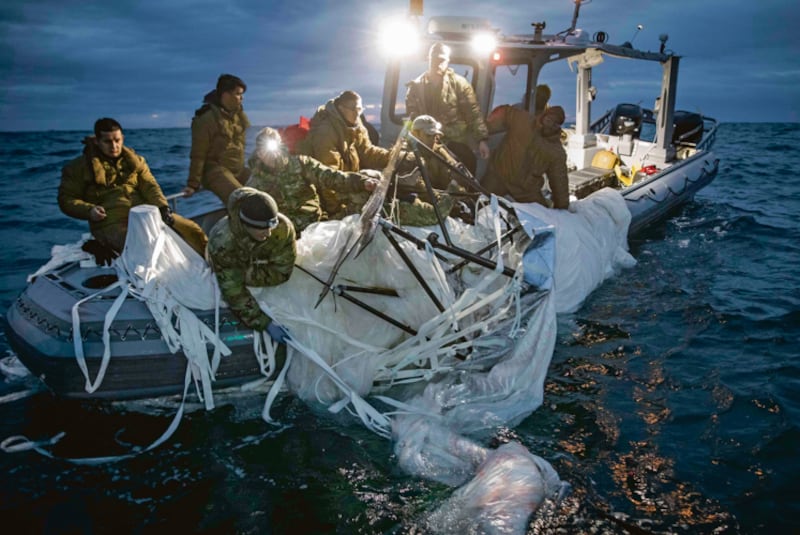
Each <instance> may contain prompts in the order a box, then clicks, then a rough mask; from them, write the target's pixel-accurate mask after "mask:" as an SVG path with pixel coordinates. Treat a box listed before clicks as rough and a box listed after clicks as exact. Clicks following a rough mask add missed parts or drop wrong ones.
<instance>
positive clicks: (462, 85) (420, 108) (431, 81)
mask: <svg viewBox="0 0 800 535" xmlns="http://www.w3.org/2000/svg"><path fill="white" fill-rule="evenodd" d="M449 65H450V47H449V46H447V45H445V44H444V43H440V42H437V43H434V44H433V45H432V46H431V47H430V49H429V50H428V70H427V71H425V72H424V73H422V74H421V75H419V76H418V77H417V78H415V79H414V80H412V81H410V82H408V84H406V85H407V87H408V90H407V91H406V113H407V114H408V117H409V118H410V119H414V118H416V117H417V116H419V115H431V116H433V117H435V118H436V119H437V120H438V121H440V122H441V123H442V125H443V126H442V130H443V132H444V141H445V143H446V144H447V146H448V147H450V149H451V150H452V151H453V152H454V153H455V154H457V155H458V157H459V159H460V160H461V161H462V162H464V164H466V166H467V168H468V169H469V170H470V172H472V173H475V168H476V165H477V161H476V159H475V154H474V152H473V151H474V150H475V147H476V146H477V148H478V153H479V154H480V157H481V158H482V159H484V160H485V159H486V158H488V157H489V145H488V143H487V140H488V138H489V131H488V130H487V128H486V123H485V122H484V120H483V116H482V115H481V109H480V106H479V105H478V99H477V98H476V96H475V91H474V90H473V89H472V85H471V84H470V83H469V82H468V81H467V79H466V78H464V77H463V76H461V75H459V74H456V73H455V71H453V69H450V68H449Z"/></svg>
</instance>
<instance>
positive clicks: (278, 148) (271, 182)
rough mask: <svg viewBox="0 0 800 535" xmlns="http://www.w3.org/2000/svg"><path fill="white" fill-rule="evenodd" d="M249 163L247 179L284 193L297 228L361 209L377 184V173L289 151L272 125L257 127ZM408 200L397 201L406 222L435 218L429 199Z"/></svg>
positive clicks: (421, 222)
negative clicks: (343, 168)
mask: <svg viewBox="0 0 800 535" xmlns="http://www.w3.org/2000/svg"><path fill="white" fill-rule="evenodd" d="M249 165H250V167H251V169H252V170H253V174H252V176H251V177H250V180H248V182H247V185H248V186H250V187H253V188H256V189H258V190H260V191H266V192H268V193H270V195H273V196H275V197H276V199H277V198H280V199H281V201H280V205H281V206H282V207H283V212H284V213H285V214H286V215H287V216H288V217H289V218H290V219H291V220H292V221H293V222H294V223H295V225H296V228H297V229H298V230H303V229H305V228H306V227H307V226H308V225H310V224H311V223H314V222H316V221H319V220H328V219H342V218H344V217H346V216H348V215H351V214H358V213H360V212H361V209H362V208H363V206H364V204H365V203H366V202H367V200H368V199H369V197H370V195H371V194H372V191H373V190H374V189H375V187H376V185H377V184H378V181H377V179H375V178H371V177H368V176H366V175H362V174H359V173H354V172H342V171H337V170H336V169H332V168H331V167H328V166H327V165H323V164H322V163H320V162H319V161H317V160H315V159H314V158H311V157H309V156H304V155H297V156H296V155H291V154H289V153H288V151H287V150H286V148H285V146H284V145H283V143H282V141H281V138H280V134H279V133H278V132H277V130H275V129H273V128H269V127H267V128H264V129H263V130H262V131H261V132H259V134H258V137H257V139H256V150H255V152H254V153H253V155H252V156H251V158H250V160H249ZM409 200H410V201H411V202H399V203H398V204H397V211H398V213H399V214H400V222H401V223H402V224H404V225H410V226H428V225H433V224H435V223H436V215H435V213H434V212H433V207H432V206H431V205H430V204H428V203H426V202H423V201H420V200H419V199H409ZM447 209H448V210H449V208H447ZM443 210H444V208H443ZM443 213H444V214H447V211H444V212H443Z"/></svg>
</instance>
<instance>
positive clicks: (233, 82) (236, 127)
mask: <svg viewBox="0 0 800 535" xmlns="http://www.w3.org/2000/svg"><path fill="white" fill-rule="evenodd" d="M246 90H247V85H245V83H244V82H243V81H242V79H241V78H239V77H237V76H234V75H232V74H223V75H221V76H220V77H219V79H218V80H217V87H216V89H214V90H213V91H211V92H209V93H208V94H206V96H205V97H204V98H203V105H202V106H201V107H200V108H198V109H197V110H196V111H195V114H194V118H193V119H192V149H191V153H190V155H189V158H190V163H189V178H188V180H187V181H186V187H185V188H184V189H183V194H184V195H185V196H186V197H190V196H191V195H193V194H194V192H196V191H197V190H198V189H200V188H201V187H203V188H206V189H209V190H211V191H213V192H214V193H215V194H216V195H217V197H219V198H220V199H222V202H223V203H226V202H227V200H228V196H229V195H230V194H231V192H232V191H233V190H235V189H236V188H239V187H241V186H242V184H244V183H245V182H246V181H247V177H248V175H249V170H248V169H247V168H246V167H245V165H244V149H245V133H246V131H247V129H248V128H249V127H250V121H249V120H248V118H247V114H245V112H244V109H243V108H242V100H243V99H244V92H245V91H246Z"/></svg>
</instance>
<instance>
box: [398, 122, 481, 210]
mask: <svg viewBox="0 0 800 535" xmlns="http://www.w3.org/2000/svg"><path fill="white" fill-rule="evenodd" d="M411 135H413V136H414V137H415V138H417V139H418V140H419V141H421V142H422V143H423V144H425V146H427V147H428V148H430V149H431V150H432V151H433V152H434V153H435V154H437V155H438V156H440V157H441V158H442V159H443V160H445V161H446V162H448V163H449V164H450V165H452V166H454V167H463V165H462V164H461V162H459V161H458V159H457V158H456V156H455V155H454V154H453V153H452V152H451V151H450V149H448V148H447V147H446V146H445V145H444V144H443V143H442V135H443V133H442V125H441V123H439V121H437V120H436V119H434V118H433V117H431V116H430V115H419V116H418V117H417V118H416V119H414V121H413V122H412V123H411ZM422 164H423V165H425V169H426V171H427V173H428V178H429V179H430V181H431V187H432V188H435V189H436V190H438V191H437V192H436V193H435V194H436V200H437V202H438V203H439V207H440V211H441V213H443V214H447V213H449V212H451V209H452V208H454V207H455V208H456V210H455V211H454V212H453V213H452V214H451V215H454V216H457V215H461V212H463V210H462V209H461V207H460V206H459V205H458V203H456V202H455V199H453V197H451V196H450V195H449V194H448V193H445V191H446V192H449V193H456V194H464V193H466V189H465V188H463V187H461V186H460V185H459V184H458V182H456V180H455V177H456V174H457V173H456V171H454V170H453V169H452V168H451V167H449V166H448V165H447V164H445V163H444V162H442V161H441V160H439V158H437V157H436V156H433V155H429V154H427V153H423V156H422ZM409 190H410V191H415V192H417V193H418V194H419V193H420V192H423V194H422V195H421V196H422V198H423V199H424V200H425V201H427V202H431V199H430V198H429V196H428V195H427V193H426V192H425V182H424V180H423V179H422V177H421V176H420V173H419V172H418V171H417V172H415V173H414V174H411V175H406V176H404V177H400V178H399V184H398V191H399V192H400V193H401V194H403V193H404V192H405V191H409Z"/></svg>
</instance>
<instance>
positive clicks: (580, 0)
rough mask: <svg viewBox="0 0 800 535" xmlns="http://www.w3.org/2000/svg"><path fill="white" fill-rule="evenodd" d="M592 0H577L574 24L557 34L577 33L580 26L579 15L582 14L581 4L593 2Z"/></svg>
mask: <svg viewBox="0 0 800 535" xmlns="http://www.w3.org/2000/svg"><path fill="white" fill-rule="evenodd" d="M591 3H592V0H575V11H573V12H572V25H571V26H570V27H569V28H567V29H566V30H564V31H563V32H558V34H557V35H562V34H563V35H564V36H567V35H572V34H574V33H575V28H576V27H577V26H578V15H580V11H581V6H582V5H584V4H591Z"/></svg>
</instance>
